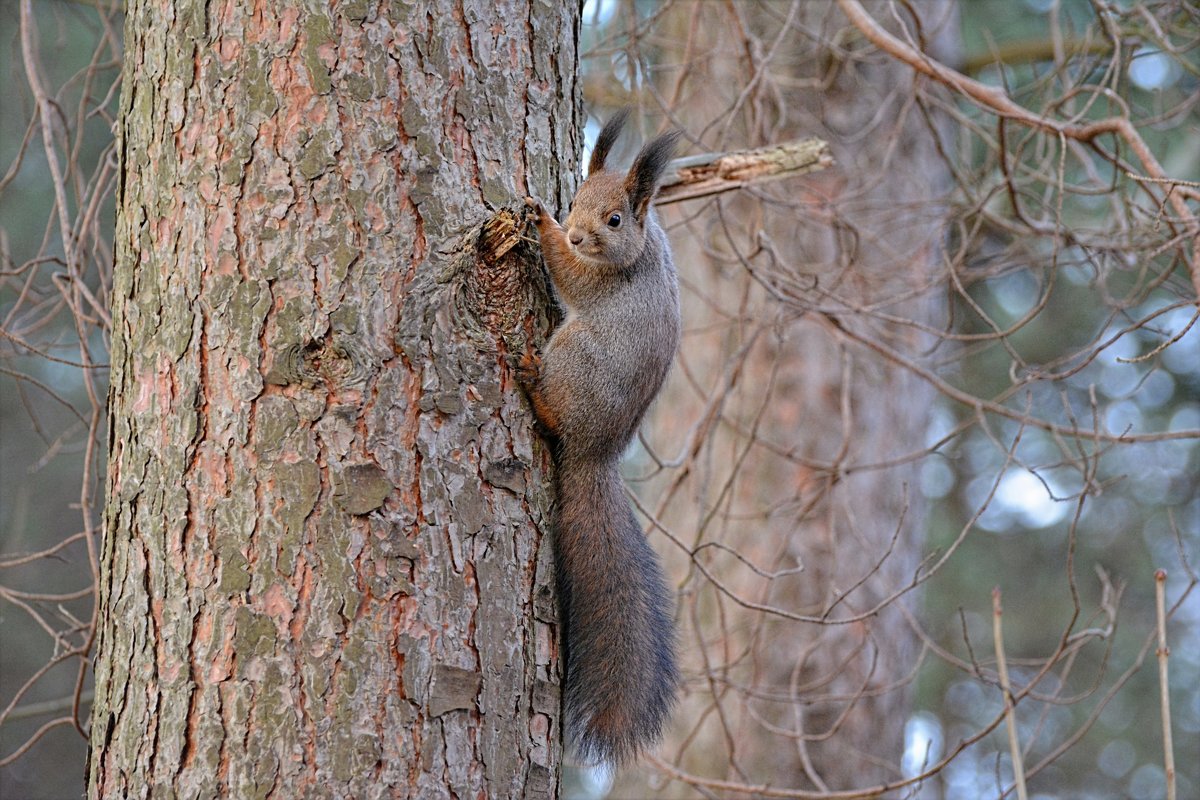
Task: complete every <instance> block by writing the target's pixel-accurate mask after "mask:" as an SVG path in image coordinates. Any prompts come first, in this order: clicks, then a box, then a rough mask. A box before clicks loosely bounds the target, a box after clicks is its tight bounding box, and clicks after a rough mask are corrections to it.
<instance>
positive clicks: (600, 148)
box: [588, 108, 629, 175]
mask: <svg viewBox="0 0 1200 800" xmlns="http://www.w3.org/2000/svg"><path fill="white" fill-rule="evenodd" d="M627 119H629V109H628V108H622V109H621V110H620V111H618V112H617V113H615V114H613V115H612V116H611V117H609V118H608V122H605V123H604V127H603V128H601V129H600V136H599V137H597V139H596V146H595V147H594V148H592V158H591V160H590V161H588V175H595V174H596V173H597V172H602V171H603V170H604V161H605V159H607V158H608V151H610V150H612V146H613V144H615V143H616V141H617V137H618V136H620V135H621V129H622V128H624V127H625V121H626V120H627Z"/></svg>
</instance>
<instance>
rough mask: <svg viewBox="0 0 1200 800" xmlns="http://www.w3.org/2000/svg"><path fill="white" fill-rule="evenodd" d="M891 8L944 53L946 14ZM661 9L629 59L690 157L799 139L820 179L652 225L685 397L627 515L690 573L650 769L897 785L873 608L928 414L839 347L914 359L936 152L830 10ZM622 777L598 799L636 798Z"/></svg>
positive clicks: (933, 217) (662, 417) (907, 641)
mask: <svg viewBox="0 0 1200 800" xmlns="http://www.w3.org/2000/svg"><path fill="white" fill-rule="evenodd" d="M910 9H915V11H916V12H917V13H920V14H921V16H922V19H923V22H924V23H925V26H926V27H925V28H924V32H925V33H926V34H928V35H929V36H931V37H932V36H935V35H936V36H939V37H943V36H945V35H947V34H949V35H951V36H953V34H954V29H953V27H952V26H948V25H947V21H948V18H947V10H948V5H947V4H945V3H937V4H913V6H910ZM674 11H675V14H676V16H674V17H670V18H668V19H667V20H666V21H665V23H664V27H667V28H670V29H669V30H662V31H656V33H657V35H656V36H655V37H653V41H654V42H655V43H656V44H658V45H659V46H666V45H663V43H664V42H674V43H676V44H677V45H678V48H677V49H676V50H675V51H673V52H670V54H669V55H668V56H666V57H664V58H663V61H664V63H668V64H673V65H681V66H679V67H678V68H677V70H678V71H677V72H672V71H671V70H662V71H660V72H658V73H656V74H658V75H659V76H660V79H659V83H658V89H659V92H658V96H660V97H686V98H689V99H688V101H686V102H682V103H680V105H679V106H677V107H676V108H674V109H673V110H672V114H673V120H679V121H682V122H683V124H684V125H685V127H686V128H687V129H688V130H689V131H692V132H706V134H707V138H706V139H705V141H704V142H703V144H702V146H701V148H702V149H705V150H712V151H722V150H725V149H728V148H730V147H755V146H762V145H766V144H771V143H774V142H779V141H784V140H788V139H792V138H796V137H800V136H817V137H820V138H822V139H824V140H826V141H828V142H829V143H830V146H831V149H832V151H833V156H834V159H835V160H836V162H837V166H836V167H835V168H834V169H832V170H829V171H825V172H820V173H817V174H815V175H813V176H811V177H809V178H802V179H799V180H795V179H793V180H789V181H786V182H781V183H777V184H770V185H767V186H763V187H761V188H759V187H756V188H755V191H754V192H752V193H744V194H742V195H740V196H727V197H722V198H720V199H719V200H718V201H717V203H714V204H713V205H712V206H711V207H710V208H709V209H708V213H700V211H701V209H702V207H701V206H700V205H699V204H695V205H690V206H687V207H683V208H680V209H678V210H677V209H674V208H672V209H671V210H670V211H669V212H668V213H667V214H666V215H665V220H666V221H667V222H668V223H674V224H673V225H671V228H670V230H671V237H672V240H673V242H675V245H676V260H677V262H678V264H679V270H680V275H681V276H682V277H683V279H684V280H685V281H686V282H687V284H688V285H687V289H689V290H690V291H685V293H684V295H685V308H684V312H685V331H686V333H685V339H684V341H685V344H684V346H683V348H682V350H681V355H680V360H681V369H680V370H679V371H678V373H679V374H681V375H682V376H686V380H677V381H676V382H675V383H674V384H673V385H672V386H671V387H670V389H669V391H668V393H667V394H666V395H665V396H664V398H663V399H662V401H660V403H659V415H658V417H656V418H655V419H654V420H653V421H652V423H651V426H652V427H653V426H656V425H657V426H663V427H664V429H666V428H669V427H670V426H671V425H675V427H676V431H675V435H674V436H670V435H669V434H668V435H667V436H662V434H661V433H660V434H659V435H658V436H655V437H654V438H656V439H666V440H668V441H671V442H672V444H671V445H669V446H667V447H666V448H665V450H664V451H662V452H660V458H661V460H662V462H666V463H674V464H681V465H682V466H681V468H680V469H679V470H678V471H677V472H676V473H675V474H674V475H671V476H669V477H668V478H666V479H660V483H661V485H662V486H663V487H664V488H665V489H666V491H667V494H665V495H662V496H655V494H654V493H652V492H644V494H645V496H647V497H648V498H654V499H652V500H649V501H648V503H647V505H648V506H649V507H650V508H651V509H652V510H654V511H655V512H657V516H658V518H659V520H660V521H663V522H664V523H665V526H666V528H667V530H668V531H671V532H672V533H673V534H674V535H675V536H676V537H677V538H678V539H680V540H682V541H683V543H684V544H686V545H687V546H689V547H690V548H691V552H692V564H688V565H686V566H688V567H689V569H688V571H686V572H685V571H683V570H682V569H676V570H675V574H677V575H684V576H685V577H684V578H683V580H682V588H681V591H680V597H681V614H680V616H681V622H680V625H681V628H682V630H683V631H685V632H686V637H685V640H684V646H683V648H682V649H683V651H684V654H685V663H684V671H685V675H686V676H688V677H689V678H690V680H688V682H687V689H686V691H685V702H684V704H683V707H682V709H681V710H680V711H679V712H678V713H677V714H676V723H677V724H676V727H675V730H674V736H673V738H672V739H671V740H670V741H668V743H667V745H666V746H665V747H664V748H663V750H662V753H663V756H664V758H666V759H669V760H670V761H672V762H673V765H674V767H675V768H677V769H679V771H680V772H681V773H683V774H685V775H691V776H694V778H696V779H700V778H703V779H709V780H720V781H728V782H733V783H737V784H740V785H753V786H762V785H769V786H771V787H773V788H778V789H780V790H783V789H785V788H793V789H797V790H802V791H821V790H825V789H828V790H842V789H851V788H864V787H869V786H872V785H878V784H880V783H883V782H886V781H888V780H892V779H895V778H897V777H899V774H900V772H899V765H900V760H901V754H902V752H903V742H904V729H905V723H906V721H907V719H908V716H909V709H910V700H911V689H910V686H909V681H910V679H911V675H912V670H913V667H914V664H915V657H916V650H917V648H916V642H915V637H914V634H913V632H912V630H911V629H910V628H909V627H908V626H907V624H906V623H905V621H904V616H903V615H902V614H901V613H900V610H899V609H898V608H897V606H898V605H900V604H902V603H903V604H909V605H910V606H911V600H912V596H911V595H908V596H901V597H900V598H899V599H897V600H894V601H891V602H889V598H891V597H892V596H893V595H894V594H896V593H899V592H900V591H901V590H903V589H904V588H905V587H907V586H908V585H909V584H910V583H911V581H912V580H913V578H914V575H915V574H916V573H917V570H918V565H919V563H920V560H921V554H922V531H923V527H924V507H925V501H924V499H923V497H922V496H921V492H920V489H919V477H918V470H917V467H919V465H920V461H919V459H918V458H917V457H916V456H917V455H919V454H920V453H921V451H922V450H923V448H924V447H925V437H926V435H927V434H926V432H927V430H928V428H929V412H930V409H931V406H932V404H933V400H934V398H933V392H932V390H931V389H930V387H929V386H928V385H926V384H924V383H923V382H922V381H921V380H919V379H918V378H916V377H915V376H914V375H913V374H912V373H911V372H909V371H907V370H905V369H904V368H902V367H899V366H897V365H896V364H894V363H890V362H889V361H887V360H886V359H884V358H883V357H881V356H880V355H878V354H877V353H875V352H873V351H871V350H870V349H869V348H867V347H863V346H861V344H860V343H859V338H865V339H867V340H881V341H883V342H886V343H887V344H888V346H889V347H891V348H893V349H896V350H899V351H900V352H903V353H905V354H906V355H908V356H910V357H912V358H914V359H917V360H919V359H921V358H922V357H923V355H924V354H923V352H922V348H923V347H925V346H926V344H927V337H926V336H925V335H924V334H922V333H921V332H920V329H919V328H918V327H917V326H920V325H926V326H936V325H937V324H938V322H937V316H938V314H939V313H940V309H939V306H938V303H937V297H936V294H935V293H934V292H932V291H930V290H929V287H931V286H934V285H936V280H935V279H934V277H933V276H934V275H935V274H936V268H937V267H936V265H937V252H938V248H939V243H940V239H941V235H942V233H941V220H940V219H939V218H938V216H937V206H936V200H935V198H936V197H937V196H938V194H939V192H942V191H944V189H945V187H946V186H947V185H948V176H947V173H946V169H945V166H944V164H943V163H942V162H941V161H940V158H939V156H938V153H937V148H936V141H937V134H936V131H934V130H932V129H931V128H930V126H929V125H928V122H927V120H926V119H925V118H923V116H922V114H921V113H920V109H919V107H918V106H917V105H916V104H915V103H914V102H913V98H914V91H915V88H914V85H913V80H914V79H913V75H912V72H911V70H909V69H907V68H905V67H902V66H898V65H896V64H895V63H894V62H891V61H889V60H888V59H886V58H885V57H881V56H879V55H878V54H876V53H872V52H864V51H863V48H861V47H859V46H857V45H856V46H854V47H851V46H850V45H849V44H847V45H845V46H844V47H843V46H842V45H834V44H832V43H835V42H843V43H844V42H848V41H851V39H852V38H853V37H850V39H848V38H847V37H845V36H844V35H843V34H842V33H840V31H842V30H843V29H845V28H846V26H847V21H846V20H845V18H844V17H842V16H841V14H840V13H839V12H838V11H837V9H836V7H835V6H833V5H832V4H825V3H805V2H799V3H750V4H742V3H739V4H709V3H704V2H699V3H695V4H682V5H679V6H676V7H675V9H674ZM647 38H648V39H649V38H650V37H647ZM931 209H932V212H931ZM676 220H678V222H676ZM885 315H889V316H888V318H884V317H885ZM893 318H894V319H897V320H899V319H904V320H911V321H912V322H914V323H916V324H915V325H913V324H908V323H899V322H894V321H892V319H893ZM697 389H701V390H702V391H700V392H697ZM697 431H699V432H700V433H701V434H703V437H701V436H700V435H698V433H697ZM701 441H703V442H704V444H699V442H701ZM680 443H682V447H683V449H682V450H676V449H674V448H678V447H680V446H681V445H680ZM689 448H692V449H689ZM643 471H648V470H643ZM713 545H716V546H713ZM731 551H732V552H733V553H736V554H737V555H738V556H740V557H741V558H744V559H745V561H742V560H740V559H739V558H735V557H734V556H733V555H731ZM676 566H677V567H679V566H681V565H679V564H677V565H676ZM696 566H699V567H700V569H696V568H695V567H696ZM875 610H877V613H871V612H872V611H875ZM848 620H849V621H848ZM717 753H721V754H723V756H724V758H723V759H722V758H718V757H716V755H715V754H717ZM635 779H636V776H635V775H633V774H630V775H628V776H626V781H627V782H626V783H625V784H623V785H622V786H621V787H620V788H621V791H622V792H623V793H621V794H619V796H639V793H648V792H649V791H650V790H651V789H650V784H648V783H641V784H635V783H634V782H633V781H634V780H635ZM668 787H669V788H668V789H667V790H666V791H665V792H664V795H668V796H678V797H690V796H692V792H693V791H694V790H693V789H692V788H691V787H689V786H687V785H686V780H685V781H681V782H678V783H674V784H669V785H668Z"/></svg>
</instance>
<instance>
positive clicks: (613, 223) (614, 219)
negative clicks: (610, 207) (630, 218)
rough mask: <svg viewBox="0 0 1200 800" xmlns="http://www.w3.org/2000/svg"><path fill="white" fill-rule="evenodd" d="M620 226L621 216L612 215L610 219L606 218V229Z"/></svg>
mask: <svg viewBox="0 0 1200 800" xmlns="http://www.w3.org/2000/svg"><path fill="white" fill-rule="evenodd" d="M620 224H621V215H620V214H613V215H612V216H611V217H609V218H608V227H610V228H616V227H618V226H620Z"/></svg>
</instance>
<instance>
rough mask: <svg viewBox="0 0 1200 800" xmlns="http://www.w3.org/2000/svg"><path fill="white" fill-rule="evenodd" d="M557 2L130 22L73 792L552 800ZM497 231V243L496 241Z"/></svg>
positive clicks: (187, 15) (219, 9) (571, 102)
mask: <svg viewBox="0 0 1200 800" xmlns="http://www.w3.org/2000/svg"><path fill="white" fill-rule="evenodd" d="M578 14H579V8H578V6H577V4H574V3H567V4H562V5H559V4H556V3H549V4H547V3H526V2H521V0H511V2H500V3H495V2H492V0H467V1H466V2H433V3H421V4H405V3H375V2H368V0H348V1H347V2H342V3H336V4H334V6H333V8H327V7H326V6H324V5H322V6H319V7H318V6H312V5H309V4H299V3H293V2H280V3H266V4H258V5H256V6H251V5H245V4H236V3H221V4H216V5H211V4H204V3H195V2H185V1H184V0H176V1H175V2H166V3H145V2H140V0H135V2H131V3H130V6H129V8H128V15H127V25H126V41H125V73H124V85H123V98H122V103H121V109H122V116H121V120H120V130H119V138H120V144H119V150H120V153H121V159H122V165H123V167H122V168H123V177H122V181H121V185H120V189H119V194H118V200H117V216H118V222H117V237H116V242H117V244H116V246H117V255H116V266H115V277H114V287H113V297H114V302H113V334H112V357H111V363H112V390H111V396H110V414H111V418H110V439H109V440H110V456H109V463H108V495H107V506H106V513H105V535H104V543H103V552H102V576H101V587H100V599H99V601H100V606H99V618H98V637H97V644H96V646H97V661H96V698H95V703H94V710H93V716H92V728H91V756H90V764H89V790H88V793H89V797H91V798H101V797H110V798H132V797H150V796H154V797H167V796H170V797H235V798H250V797H264V798H265V797H289V798H290V797H339V798H341V797H354V798H369V797H398V796H399V797H403V796H412V797H422V798H425V797H449V796H457V797H465V796H472V797H477V796H488V797H533V798H536V797H550V796H553V795H554V794H555V792H556V788H557V784H558V775H559V759H560V747H559V741H560V734H559V727H560V720H559V716H558V706H559V703H558V678H559V660H558V658H559V655H558V649H557V636H556V627H555V619H556V611H555V608H554V603H553V596H552V593H551V585H552V582H551V580H550V578H551V576H550V575H549V569H550V564H551V560H550V557H549V552H548V546H547V545H548V539H547V537H546V536H545V531H546V529H547V528H546V520H547V516H546V509H547V503H548V497H547V494H546V492H545V488H544V487H545V486H546V481H545V470H546V469H547V468H548V463H549V462H548V460H547V457H546V453H545V451H544V448H542V447H541V446H540V445H539V444H537V443H536V437H535V436H534V435H533V433H532V432H531V428H530V416H529V414H528V412H527V410H526V406H525V404H524V402H523V400H522V399H521V395H520V393H519V392H518V391H516V390H515V388H514V386H513V385H512V384H511V382H510V380H509V379H508V377H507V371H506V370H505V368H504V356H505V353H506V352H507V351H509V350H511V349H513V348H515V347H518V346H520V345H521V343H522V342H523V341H524V339H525V338H526V337H528V336H529V335H532V334H536V332H538V331H542V332H544V330H545V327H546V320H545V319H544V317H541V316H538V315H536V314H535V313H534V312H533V311H532V310H531V309H533V308H544V304H541V303H537V302H534V301H535V297H534V295H533V294H531V292H534V291H535V290H533V289H530V288H528V287H530V286H536V285H537V284H536V281H534V282H532V283H531V282H530V280H529V277H530V273H526V272H524V271H523V270H527V269H528V268H529V264H530V263H532V257H531V253H530V252H529V251H528V250H527V249H524V247H523V246H518V247H516V248H513V249H511V250H509V252H508V253H507V254H506V255H503V256H501V255H499V254H498V253H492V255H491V256H489V257H488V258H487V259H486V260H485V259H484V258H482V257H481V256H480V255H479V252H478V251H477V250H476V248H475V245H476V243H477V241H484V242H485V243H486V242H487V237H486V236H485V237H480V236H479V233H480V225H481V224H482V223H483V222H484V220H486V219H488V218H489V217H490V216H491V210H493V209H496V208H500V207H504V206H514V205H515V204H516V203H518V202H519V200H520V198H522V197H523V196H524V195H525V194H537V195H539V196H541V197H543V198H550V199H551V200H552V201H557V203H558V204H559V205H560V206H563V207H565V205H566V202H567V200H568V199H569V198H570V196H571V194H572V193H573V189H574V181H575V177H574V173H573V169H574V165H575V164H577V163H578V161H579V151H580V148H581V144H582V143H581V141H580V138H579V133H578V132H579V131H580V130H581V129H582V124H581V109H580V106H579V104H578V102H577V101H576V99H575V98H576V96H577V92H576V86H575V82H576V74H575V69H576V61H577V52H576V51H577V41H578V32H579V20H578ZM495 219H500V220H502V221H503V220H504V219H505V217H504V216H503V215H500V216H498V217H496V218H495Z"/></svg>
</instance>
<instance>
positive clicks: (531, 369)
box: [508, 351, 542, 386]
mask: <svg viewBox="0 0 1200 800" xmlns="http://www.w3.org/2000/svg"><path fill="white" fill-rule="evenodd" d="M508 366H509V367H510V368H511V369H512V371H513V373H515V374H516V377H517V383H519V384H521V385H522V386H533V385H535V384H536V383H537V382H538V378H540V377H541V375H542V357H541V355H539V354H538V353H536V352H531V351H525V352H523V353H514V354H512V355H510V356H509V357H508Z"/></svg>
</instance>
